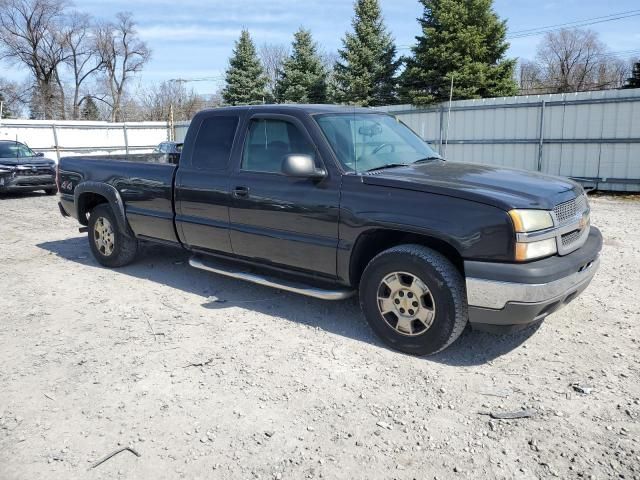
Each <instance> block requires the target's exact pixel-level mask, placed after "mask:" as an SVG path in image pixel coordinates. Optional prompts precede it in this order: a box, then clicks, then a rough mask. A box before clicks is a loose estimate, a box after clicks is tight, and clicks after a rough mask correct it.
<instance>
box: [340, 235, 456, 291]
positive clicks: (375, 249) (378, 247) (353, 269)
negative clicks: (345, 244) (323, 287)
mask: <svg viewBox="0 0 640 480" xmlns="http://www.w3.org/2000/svg"><path fill="white" fill-rule="evenodd" d="M408 243H413V244H417V245H424V246H425V247H428V248H431V249H433V250H435V251H437V252H439V253H441V254H443V255H444V256H445V257H447V259H448V260H449V261H450V262H451V263H453V265H454V266H455V267H456V268H457V269H458V270H459V271H460V273H462V274H463V275H464V261H463V260H462V256H461V255H460V253H459V252H458V251H457V250H456V249H455V248H454V247H453V246H451V245H450V244H449V243H447V242H445V241H443V240H440V239H439V238H434V237H430V236H428V235H419V234H416V233H407V232H400V231H395V230H374V231H372V232H367V233H364V234H362V235H361V236H360V237H359V238H358V240H357V241H356V245H355V247H354V249H353V253H352V255H351V264H350V268H349V277H350V280H351V284H352V285H358V284H359V283H360V277H361V276H362V272H364V269H365V268H366V266H367V265H368V264H369V262H370V261H371V260H372V259H373V258H374V257H375V256H376V255H378V254H379V253H380V252H383V251H384V250H387V249H389V248H391V247H395V246H396V245H404V244H408Z"/></svg>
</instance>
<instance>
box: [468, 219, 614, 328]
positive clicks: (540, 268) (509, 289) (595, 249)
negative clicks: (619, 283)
mask: <svg viewBox="0 0 640 480" xmlns="http://www.w3.org/2000/svg"><path fill="white" fill-rule="evenodd" d="M601 249H602V235H601V233H600V231H599V230H598V229H597V228H595V227H592V229H591V233H590V234H589V238H588V239H587V241H586V243H585V244H584V246H583V247H582V248H580V249H579V250H576V251H575V252H573V253H571V254H569V255H566V256H564V257H551V258H548V259H544V260H541V261H538V262H531V263H528V264H491V263H485V264H484V266H483V264H482V263H480V262H465V268H466V269H467V270H466V271H467V275H468V277H467V280H466V286H467V301H468V304H469V321H470V322H471V324H472V325H473V326H475V327H480V328H481V329H485V330H487V329H492V330H493V329H495V328H491V327H506V329H514V327H517V326H525V327H526V326H527V325H529V324H530V323H533V322H537V321H540V320H542V319H544V318H545V317H546V316H548V315H550V314H551V313H553V312H556V311H558V310H559V309H560V308H562V307H564V306H565V305H567V304H568V303H569V302H571V301H572V300H574V299H575V298H576V297H577V296H578V295H580V293H582V292H583V291H584V290H585V289H586V288H587V286H588V285H589V283H591V280H592V279H593V277H594V275H595V274H596V272H597V270H598V267H599V266H600V257H599V254H600V250H601ZM467 267H468V268H467ZM483 273H484V275H483ZM470 274H471V275H470ZM485 327H489V328H485Z"/></svg>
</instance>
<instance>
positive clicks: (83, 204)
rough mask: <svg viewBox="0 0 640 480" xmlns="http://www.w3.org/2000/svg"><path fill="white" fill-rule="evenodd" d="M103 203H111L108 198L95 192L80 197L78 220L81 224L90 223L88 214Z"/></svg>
mask: <svg viewBox="0 0 640 480" xmlns="http://www.w3.org/2000/svg"><path fill="white" fill-rule="evenodd" d="M102 203H109V200H107V199H106V197H104V196H102V195H100V194H98V193H93V192H86V193H83V194H81V195H80V196H79V197H78V220H79V221H80V223H81V224H83V225H87V224H88V223H89V219H88V214H89V213H90V212H91V210H93V209H94V208H96V207H97V206H98V205H100V204H102Z"/></svg>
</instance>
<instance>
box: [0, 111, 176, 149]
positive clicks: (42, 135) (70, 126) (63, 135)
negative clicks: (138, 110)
mask: <svg viewBox="0 0 640 480" xmlns="http://www.w3.org/2000/svg"><path fill="white" fill-rule="evenodd" d="M168 135H169V130H168V126H167V123H165V122H135V123H107V122H83V121H49V120H6V119H5V120H0V140H17V141H20V142H23V143H26V144H27V145H29V146H30V147H31V148H33V149H34V150H36V151H38V152H43V153H45V154H46V155H47V156H48V157H50V158H54V159H59V158H60V157H61V156H75V155H105V154H123V153H127V152H130V153H148V152H151V151H152V150H153V149H154V148H155V147H156V146H157V145H158V144H159V143H160V142H163V141H166V140H167V139H168Z"/></svg>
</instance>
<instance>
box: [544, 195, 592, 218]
mask: <svg viewBox="0 0 640 480" xmlns="http://www.w3.org/2000/svg"><path fill="white" fill-rule="evenodd" d="M587 209H588V203H587V197H586V196H585V195H580V196H579V197H576V198H574V199H573V200H569V201H568V202H563V203H560V204H558V205H556V206H555V208H554V209H553V213H555V214H556V218H557V219H558V224H559V225H564V224H565V223H570V222H571V221H572V220H575V219H576V218H578V219H579V218H580V217H582V215H583V214H584V212H585V211H586V210H587Z"/></svg>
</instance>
